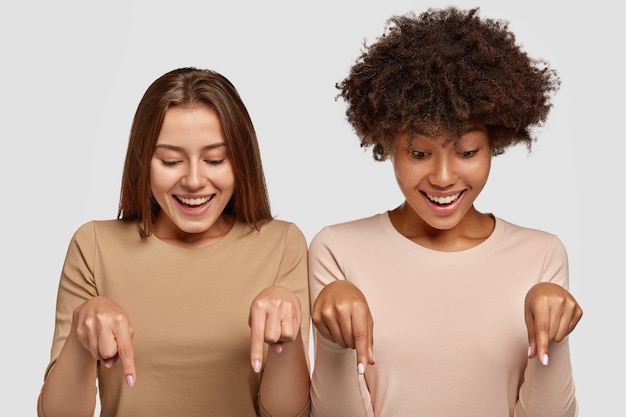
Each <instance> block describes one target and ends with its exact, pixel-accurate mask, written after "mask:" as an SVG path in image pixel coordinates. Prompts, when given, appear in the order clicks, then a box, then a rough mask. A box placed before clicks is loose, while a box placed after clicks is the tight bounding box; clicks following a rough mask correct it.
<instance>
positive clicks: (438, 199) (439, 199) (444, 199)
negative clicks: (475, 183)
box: [426, 193, 461, 204]
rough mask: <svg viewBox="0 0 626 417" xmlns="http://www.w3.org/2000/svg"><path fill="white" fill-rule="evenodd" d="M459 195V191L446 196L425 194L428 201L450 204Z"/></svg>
mask: <svg viewBox="0 0 626 417" xmlns="http://www.w3.org/2000/svg"><path fill="white" fill-rule="evenodd" d="M460 195H461V193H456V194H453V195H449V196H446V197H436V196H434V195H430V194H426V196H427V197H428V199H429V200H430V201H432V202H434V203H437V204H450V203H452V202H453V201H455V200H456V199H457V198H459V196H460Z"/></svg>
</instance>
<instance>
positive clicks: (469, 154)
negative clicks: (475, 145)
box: [459, 149, 478, 158]
mask: <svg viewBox="0 0 626 417" xmlns="http://www.w3.org/2000/svg"><path fill="white" fill-rule="evenodd" d="M476 153H478V150H477V149H475V150H472V151H462V152H459V155H460V156H461V158H471V157H472V156H474V155H476Z"/></svg>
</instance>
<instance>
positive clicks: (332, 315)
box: [311, 280, 375, 374]
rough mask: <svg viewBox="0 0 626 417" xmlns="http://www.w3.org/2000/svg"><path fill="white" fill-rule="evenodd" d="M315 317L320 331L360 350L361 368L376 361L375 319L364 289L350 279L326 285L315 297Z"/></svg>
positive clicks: (358, 361) (313, 317) (342, 343)
mask: <svg viewBox="0 0 626 417" xmlns="http://www.w3.org/2000/svg"><path fill="white" fill-rule="evenodd" d="M311 319H312V321H313V324H314V325H315V327H316V328H317V331H318V332H319V333H320V334H321V335H322V336H323V337H325V338H326V339H328V340H330V341H331V342H335V343H337V344H339V346H341V347H343V348H352V349H355V350H356V358H357V359H356V361H357V370H358V372H359V373H360V374H363V373H365V366H366V364H370V365H374V363H375V360H374V320H373V319H372V315H371V313H370V309H369V306H368V304H367V300H366V299H365V296H364V295H363V293H362V292H361V291H360V290H359V289H358V288H357V287H356V286H355V285H354V284H352V283H351V282H349V281H343V280H340V281H335V282H332V283H330V284H328V285H326V286H325V287H324V288H323V289H322V291H320V293H319V295H318V296H317V298H316V299H315V303H314V304H313V311H312V312H311Z"/></svg>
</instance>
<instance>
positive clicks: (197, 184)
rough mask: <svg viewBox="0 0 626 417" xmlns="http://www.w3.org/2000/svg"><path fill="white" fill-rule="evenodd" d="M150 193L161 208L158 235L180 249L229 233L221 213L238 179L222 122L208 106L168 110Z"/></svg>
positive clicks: (162, 128)
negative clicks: (230, 157) (229, 157)
mask: <svg viewBox="0 0 626 417" xmlns="http://www.w3.org/2000/svg"><path fill="white" fill-rule="evenodd" d="M150 189H151V191H152V195H153V196H154V198H155V199H156V201H157V202H158V203H159V205H160V206H161V211H160V213H159V215H158V217H157V219H156V221H155V222H154V229H153V233H154V234H155V236H157V237H159V238H160V239H163V240H168V241H170V242H171V243H174V244H179V245H195V246H198V245H202V244H209V243H211V241H214V240H216V239H219V237H221V236H223V235H224V234H226V233H227V232H228V230H229V229H230V226H231V225H232V221H230V220H229V219H228V218H226V217H225V216H224V215H223V214H222V212H223V211H224V208H225V207H226V205H227V204H228V202H229V200H230V199H231V197H232V195H233V192H234V189H235V176H234V173H233V168H232V165H231V163H230V161H229V159H228V149H227V145H226V142H225V140H224V136H223V133H222V127H221V123H220V120H219V118H218V116H217V114H216V113H215V111H214V110H212V109H211V108H210V107H208V106H206V105H197V106H193V107H186V106H174V107H171V108H169V109H168V110H167V112H166V113H165V118H164V120H163V125H162V126H161V130H160V132H159V137H158V139H157V143H156V149H155V151H154V154H153V157H152V162H151V167H150Z"/></svg>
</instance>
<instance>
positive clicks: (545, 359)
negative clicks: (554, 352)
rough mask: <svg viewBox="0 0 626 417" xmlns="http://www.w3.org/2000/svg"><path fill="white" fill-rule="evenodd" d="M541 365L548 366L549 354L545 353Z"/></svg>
mask: <svg viewBox="0 0 626 417" xmlns="http://www.w3.org/2000/svg"><path fill="white" fill-rule="evenodd" d="M541 363H543V364H544V365H545V366H548V354H547V353H544V355H543V358H542V359H541Z"/></svg>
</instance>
